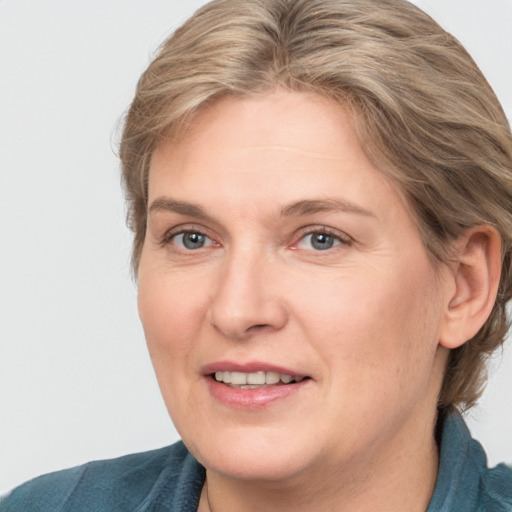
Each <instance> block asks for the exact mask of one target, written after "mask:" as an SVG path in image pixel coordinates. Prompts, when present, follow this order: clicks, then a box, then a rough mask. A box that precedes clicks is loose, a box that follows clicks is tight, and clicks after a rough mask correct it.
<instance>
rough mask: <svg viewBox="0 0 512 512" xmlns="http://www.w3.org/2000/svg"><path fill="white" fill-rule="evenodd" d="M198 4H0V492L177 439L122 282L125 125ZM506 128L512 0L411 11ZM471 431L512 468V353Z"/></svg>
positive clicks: (425, 3) (437, 3) (128, 286)
mask: <svg viewBox="0 0 512 512" xmlns="http://www.w3.org/2000/svg"><path fill="white" fill-rule="evenodd" d="M202 3H204V2H203V1H201V0H196V1H190V0H187V1H185V0H144V1H142V0H138V1H135V0H108V1H105V0H102V1H99V0H90V1H89V2H81V3H80V2H69V1H66V0H45V1H44V2H37V1H34V0H30V1H28V0H1V1H0V491H2V490H3V491H6V490H7V489H9V488H11V487H12V486H14V485H15V484H17V483H20V482H21V481H23V480H26V479H27V478H30V477H32V476H35V475H37V474H40V473H42V472H48V471H51V470H55V469H59V468H64V467H68V466H72V465H76V464H79V463H82V462H85V461H87V460H91V459H96V458H106V457H114V456H117V455H121V454H125V453H129V452H134V451H141V450H146V449H150V448H155V447H158V446H162V445H164V444H168V443H171V442H173V441H174V440H175V439H177V435H176V432H175V431H174V429H173V427H172V425H171V422H170V420H169V419H168V417H167V412H166V410H165V407H164V405H163V401H162V399H161V398H160V394H159V391H158V388H157V385H156V380H155V378H154V376H153V371H152V368H151V366H150V362H149V357H148V356H147V354H146V348H145V344H144V339H143V334H142V329H141V327H140V325H139V321H138V318H137V313H136V305H135V296H136V290H135V286H134V284H133V283H132V282H131V281H130V278H129V245H130V239H129V234H128V233H127V231H126V228H125V227H124V206H123V202H122V197H121V193H120V189H119V175H118V174H119V169H118V162H117V159H116V156H115V140H116V126H117V124H118V121H119V119H120V117H121V115H122V113H123V111H124V109H125V108H126V107H127V106H128V104H129V102H130V99H131V96H132V94H133V91H134V86H135V83H136V80H137V78H138V76H139V75H140V73H141V72H142V71H143V69H144V68H145V66H146V65H147V64H148V62H149V60H150V58H151V55H152V54H153V52H154V50H155V49H156V47H157V45H158V44H159V43H160V42H161V41H162V40H163V38H164V37H165V35H166V34H168V33H169V32H170V30H172V29H173V28H175V27H176V26H177V25H178V24H180V23H181V22H182V21H184V19H185V18H186V17H188V15H190V14H191V13H192V12H193V11H194V10H195V9H196V8H197V7H198V6H199V5H201V4H202ZM416 3H417V4H418V5H420V6H421V7H423V8H424V9H425V10H427V11H428V12H429V13H430V14H431V15H433V16H434V18H436V19H437V20H438V21H439V22H440V23H441V24H442V25H443V26H445V28H447V29H448V30H450V31H452V32H453V33H454V34H455V35H456V36H458V37H459V39H460V40H461V41H462V42H463V43H464V44H465V45H466V47H467V48H468V49H469V50H470V52H471V53H472V54H473V56H474V58H475V59H476V61H477V62H478V63H479V65H480V66H481V68H482V69H483V71H484V73H485V74H486V75H487V77H488V79H489V81H490V82H491V84H492V85H493V87H494V88H495V90H496V92H497V94H498V96H499V97H500V99H501V101H502V103H503V105H504V107H505V109H506V111H507V115H508V116H509V119H512V30H511V29H510V27H512V0H488V1H486V2H482V1H481V0H421V1H420V0H418V1H417V2H416ZM493 366H494V367H495V369H493V371H492V378H491V380H490V383H489V386H488V391H487V392H486V394H485V396H484V398H483V400H482V403H481V406H480V407H479V408H478V409H476V410H474V411H473V412H472V413H471V414H470V417H469V423H470V426H471V429H472V431H473V432H474V434H475V435H476V436H477V437H478V438H479V439H481V440H482V441H483V443H484V444H485V446H486V448H487V450H488V453H489V458H490V460H491V462H492V463H496V462H497V461H499V460H506V461H508V462H512V436H511V435H510V432H511V431H512V408H511V407H510V405H511V397H510V390H512V355H511V350H510V347H507V348H506V349H505V353H504V357H503V359H501V358H498V359H496V360H495V361H494V362H493Z"/></svg>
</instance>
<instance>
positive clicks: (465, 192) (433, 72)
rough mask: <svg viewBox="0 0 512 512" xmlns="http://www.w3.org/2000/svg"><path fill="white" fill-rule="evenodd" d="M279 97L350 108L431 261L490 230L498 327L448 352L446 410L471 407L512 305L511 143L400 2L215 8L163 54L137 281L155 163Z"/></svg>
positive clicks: (137, 229) (150, 76)
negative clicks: (228, 109)
mask: <svg viewBox="0 0 512 512" xmlns="http://www.w3.org/2000/svg"><path fill="white" fill-rule="evenodd" d="M277 86H281V87H285V88H288V89H290V90H294V91H308V92H315V93H317V94H321V95H324V96H327V97H329V98H332V99H334V100H336V101H338V102H341V103H342V104H343V105H345V106H346V107H347V108H348V109H349V111H350V112H351V114H352V115H353V118H354V120H355V123H356V127H357V130H358V134H359V137H360V141H361V144H362V146H363V148H364V149H365V151H366V153H367V154H368V156H369V157H370V159H371V160H372V162H373V163H374V164H375V166H376V167H377V168H379V169H381V170H382V171H383V172H385V173H387V174H388V175H390V176H391V177H392V178H393V179H394V180H395V181H396V182H397V183H398V185H399V189H400V190H401V191H402V193H403V195H404V197H405V199H406V201H407V203H408V204H409V205H410V207H411V208H412V210H413V211H414V212H415V215H416V217H417V219H418V224H419V229H420V233H421V236H422V239H423V242H424V244H425V247H426V248H427V250H428V252H429V253H430V254H431V256H432V257H433V260H437V261H441V262H443V261H446V260H447V259H448V257H449V247H450V245H451V242H453V240H454V239H456V238H457V237H459V236H460V235H461V234H462V233H463V231H464V230H465V229H467V228H470V227H473V226H477V225H491V226H493V227H494V228H495V229H496V230H497V231H498V232H499V234H500V236H501V240H502V265H503V267H502V275H501V281H500V285H499V291H498V297H497V300H496V303H495V305H494V308H493V310H492V312H491V315H490V317H489V319H488V320H487V322H486V323H485V324H484V326H483V327H482V328H481V329H480V331H479V332H478V333H477V335H476V336H475V337H474V338H473V339H471V340H470V341H468V342H467V343H465V344H464V345H463V346H461V347H460V348H458V349H455V350H452V352H451V354H450V358H449V361H448V365H447V369H446V372H445V378H444V382H443V386H442V391H441V395H440V398H439V405H440V406H441V407H447V406H459V407H460V406H465V407H470V406H472V405H473V404H474V403H475V401H476V400H477V398H478V397H479V395H480V394H481V391H482V389H483V383H484V381H485V362H486V359H487V358H488V356H489V355H490V354H491V353H492V352H493V351H494V350H495V349H496V348H497V347H499V346H500V345H501V344H502V343H503V341H504V338H505V336H506V333H507V330H508V323H507V317H506V303H507V301H508V300H509V299H510V297H511V293H512V257H511V249H512V212H511V208H512V206H511V205H512V137H511V133H510V128H509V126H508V123H507V120H506V117H505V115H504V112H503V110H502V108H501V106H500V103H499V101H498V100H497V98H496V96H495V94H494V93H493V91H492V89H491V87H490V86H489V84H488V83H487V81H486V80H485V78H484V77H483V75H482V73H481V72H480V70H479V69H478V67H477V66H476V64H475V63H474V61H473V60H472V59H471V57H470V56H469V54H468V53H467V52H466V51H465V50H464V48H463V47H462V46H461V45H460V43H459V42H458V41H457V40H456V39H455V38H454V37H453V36H451V35H450V34H448V33H446V32H445V31H444V30H443V29H442V28H441V27H440V26H439V25H438V24H437V23H436V22H435V21H433V20H432V19H431V18H430V17H429V16H428V15H426V14H425V13H423V12H422V11H421V10H419V9H418V8H416V7H414V6H413V5H411V4H410V3H408V2H406V1H405V0H214V1H213V2H211V3H209V4H207V5H206V6H204V7H203V8H201V9H200V10H199V11H197V12H196V14H195V15H194V16H193V17H192V18H190V19H189V20H188V21H187V22H186V23H185V24H184V25H183V26H182V27H181V28H179V29H178V30H177V31H176V32H175V33H174V34H173V35H172V36H171V37H170V38H169V39H168V40H166V41H165V42H164V43H163V45H162V46H161V48H160V50H159V52H158V54H157V56H156V58H155V59H154V60H153V62H151V64H150V65H149V67H148V69H147V70H146V71H145V73H144V74H143V75H142V77H141V78H140V81H139V83H138V86H137V91H136V94H135V98H134V100H133V103H132V105H131V107H130V110H129V112H128V114H127V117H126V120H125V125H124V132H123V135H122V141H121V147H120V156H121V161H122V170H123V183H124V187H125V192H126V197H127V202H128V224H129V226H130V228H131V229H132V230H133V232H134V246H133V257H132V263H133V268H134V271H135V273H136V272H137V268H138V263H139V259H140V254H141V250H142V245H143V243H144V238H145V233H146V214H147V213H146V212H147V182H148V173H149V164H150V160H151V155H152V153H153V151H154V149H155V148H156V147H157V146H158V144H159V142H160V141H161V140H162V138H163V137H172V136H174V135H177V134H180V133H182V130H183V129H184V128H185V127H186V126H187V121H188V120H189V119H190V118H191V116H193V115H194V113H197V111H198V110H199V109H201V108H203V107H205V106H206V105H208V104H210V103H211V102H213V101H215V99H217V98H219V97H220V96H222V95H227V94H230V95H238V96H248V95H254V94H258V93H261V92H264V91H268V90H269V89H272V88H275V87H277Z"/></svg>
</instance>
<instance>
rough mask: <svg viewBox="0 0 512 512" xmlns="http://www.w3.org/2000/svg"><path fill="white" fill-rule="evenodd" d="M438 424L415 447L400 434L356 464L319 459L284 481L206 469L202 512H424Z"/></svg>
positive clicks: (435, 458)
mask: <svg viewBox="0 0 512 512" xmlns="http://www.w3.org/2000/svg"><path fill="white" fill-rule="evenodd" d="M434 423H435V418H433V420H432V423H430V424H428V425H425V424H423V425H424V427H423V428H422V429H421V431H420V434H419V435H417V436H416V437H415V438H414V443H411V442H410V440H409V442H408V443H405V442H404V436H403V435H397V436H396V439H394V440H393V443H391V444H389V445H387V449H386V450H384V451H381V452H380V453H377V452H375V453H372V454H370V455H369V456H368V457H366V460H362V461H359V462H358V463H357V464H347V465H346V466H347V467H335V466H333V465H331V466H329V465H328V464H327V465H326V464H325V461H320V464H319V465H318V467H316V466H315V467H310V468H308V469H307V470H305V471H303V472H302V473H301V474H298V475H295V476H293V477H291V478H289V479H287V480H286V481H282V480H281V481H248V480H239V479H236V478H231V477H226V476H225V475H222V474H220V473H217V472H215V471H212V470H208V471H207V477H206V483H205V488H204V489H203V495H202V497H201V506H200V508H199V511H200V512H202V511H203V510H204V511H209V512H219V511H222V512H235V511H236V512H253V511H254V512H255V511H260V510H279V511H280V512H288V511H292V510H293V512H302V511H304V512H305V511H308V512H309V511H311V510H315V511H319V512H340V511H343V512H355V511H358V512H361V511H377V510H378V511H379V512H388V511H389V512H394V511H396V510H407V511H408V512H425V510H426V509H427V507H428V503H429V501H430V498H431V496H432V494H433V491H434V487H435V481H436V477H437V469H438V450H437V445H436V442H435V439H434ZM417 428H418V425H416V429H417ZM404 434H405V437H406V438H407V432H405V433H404Z"/></svg>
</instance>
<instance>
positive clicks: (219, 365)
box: [201, 361, 307, 377]
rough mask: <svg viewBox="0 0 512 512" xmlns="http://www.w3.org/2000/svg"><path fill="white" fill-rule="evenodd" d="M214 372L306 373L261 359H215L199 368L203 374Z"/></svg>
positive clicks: (297, 374)
mask: <svg viewBox="0 0 512 512" xmlns="http://www.w3.org/2000/svg"><path fill="white" fill-rule="evenodd" d="M215 372H242V373H253V372H277V373H282V374H284V375H291V376H292V377H307V375H305V374H303V373H300V372H297V371H294V370H291V369H290V368H286V367H284V366H279V365H276V364H272V363H265V362H262V361H250V362H246V363H238V362H234V361H216V362H213V363H209V364H206V365H205V366H203V367H202V368H201V373H202V374H203V375H211V374H212V373H215Z"/></svg>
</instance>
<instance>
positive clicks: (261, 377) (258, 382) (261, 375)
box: [210, 371, 309, 389]
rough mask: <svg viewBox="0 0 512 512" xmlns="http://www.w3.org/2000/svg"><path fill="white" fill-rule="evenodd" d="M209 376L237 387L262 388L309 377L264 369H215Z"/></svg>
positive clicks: (291, 382)
mask: <svg viewBox="0 0 512 512" xmlns="http://www.w3.org/2000/svg"><path fill="white" fill-rule="evenodd" d="M210 376H211V377H212V378H213V379H214V380H215V381H217V382H220V383H222V384H226V385H227V386H229V387H230V388H237V389H262V388H267V387H270V386H280V385H281V386H282V385H289V384H297V383H299V382H302V381H303V380H305V379H309V377H303V376H292V375H288V374H286V373H278V372H264V371H259V372H250V373H245V372H228V371H217V372H215V373H212V374H211V375H210Z"/></svg>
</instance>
